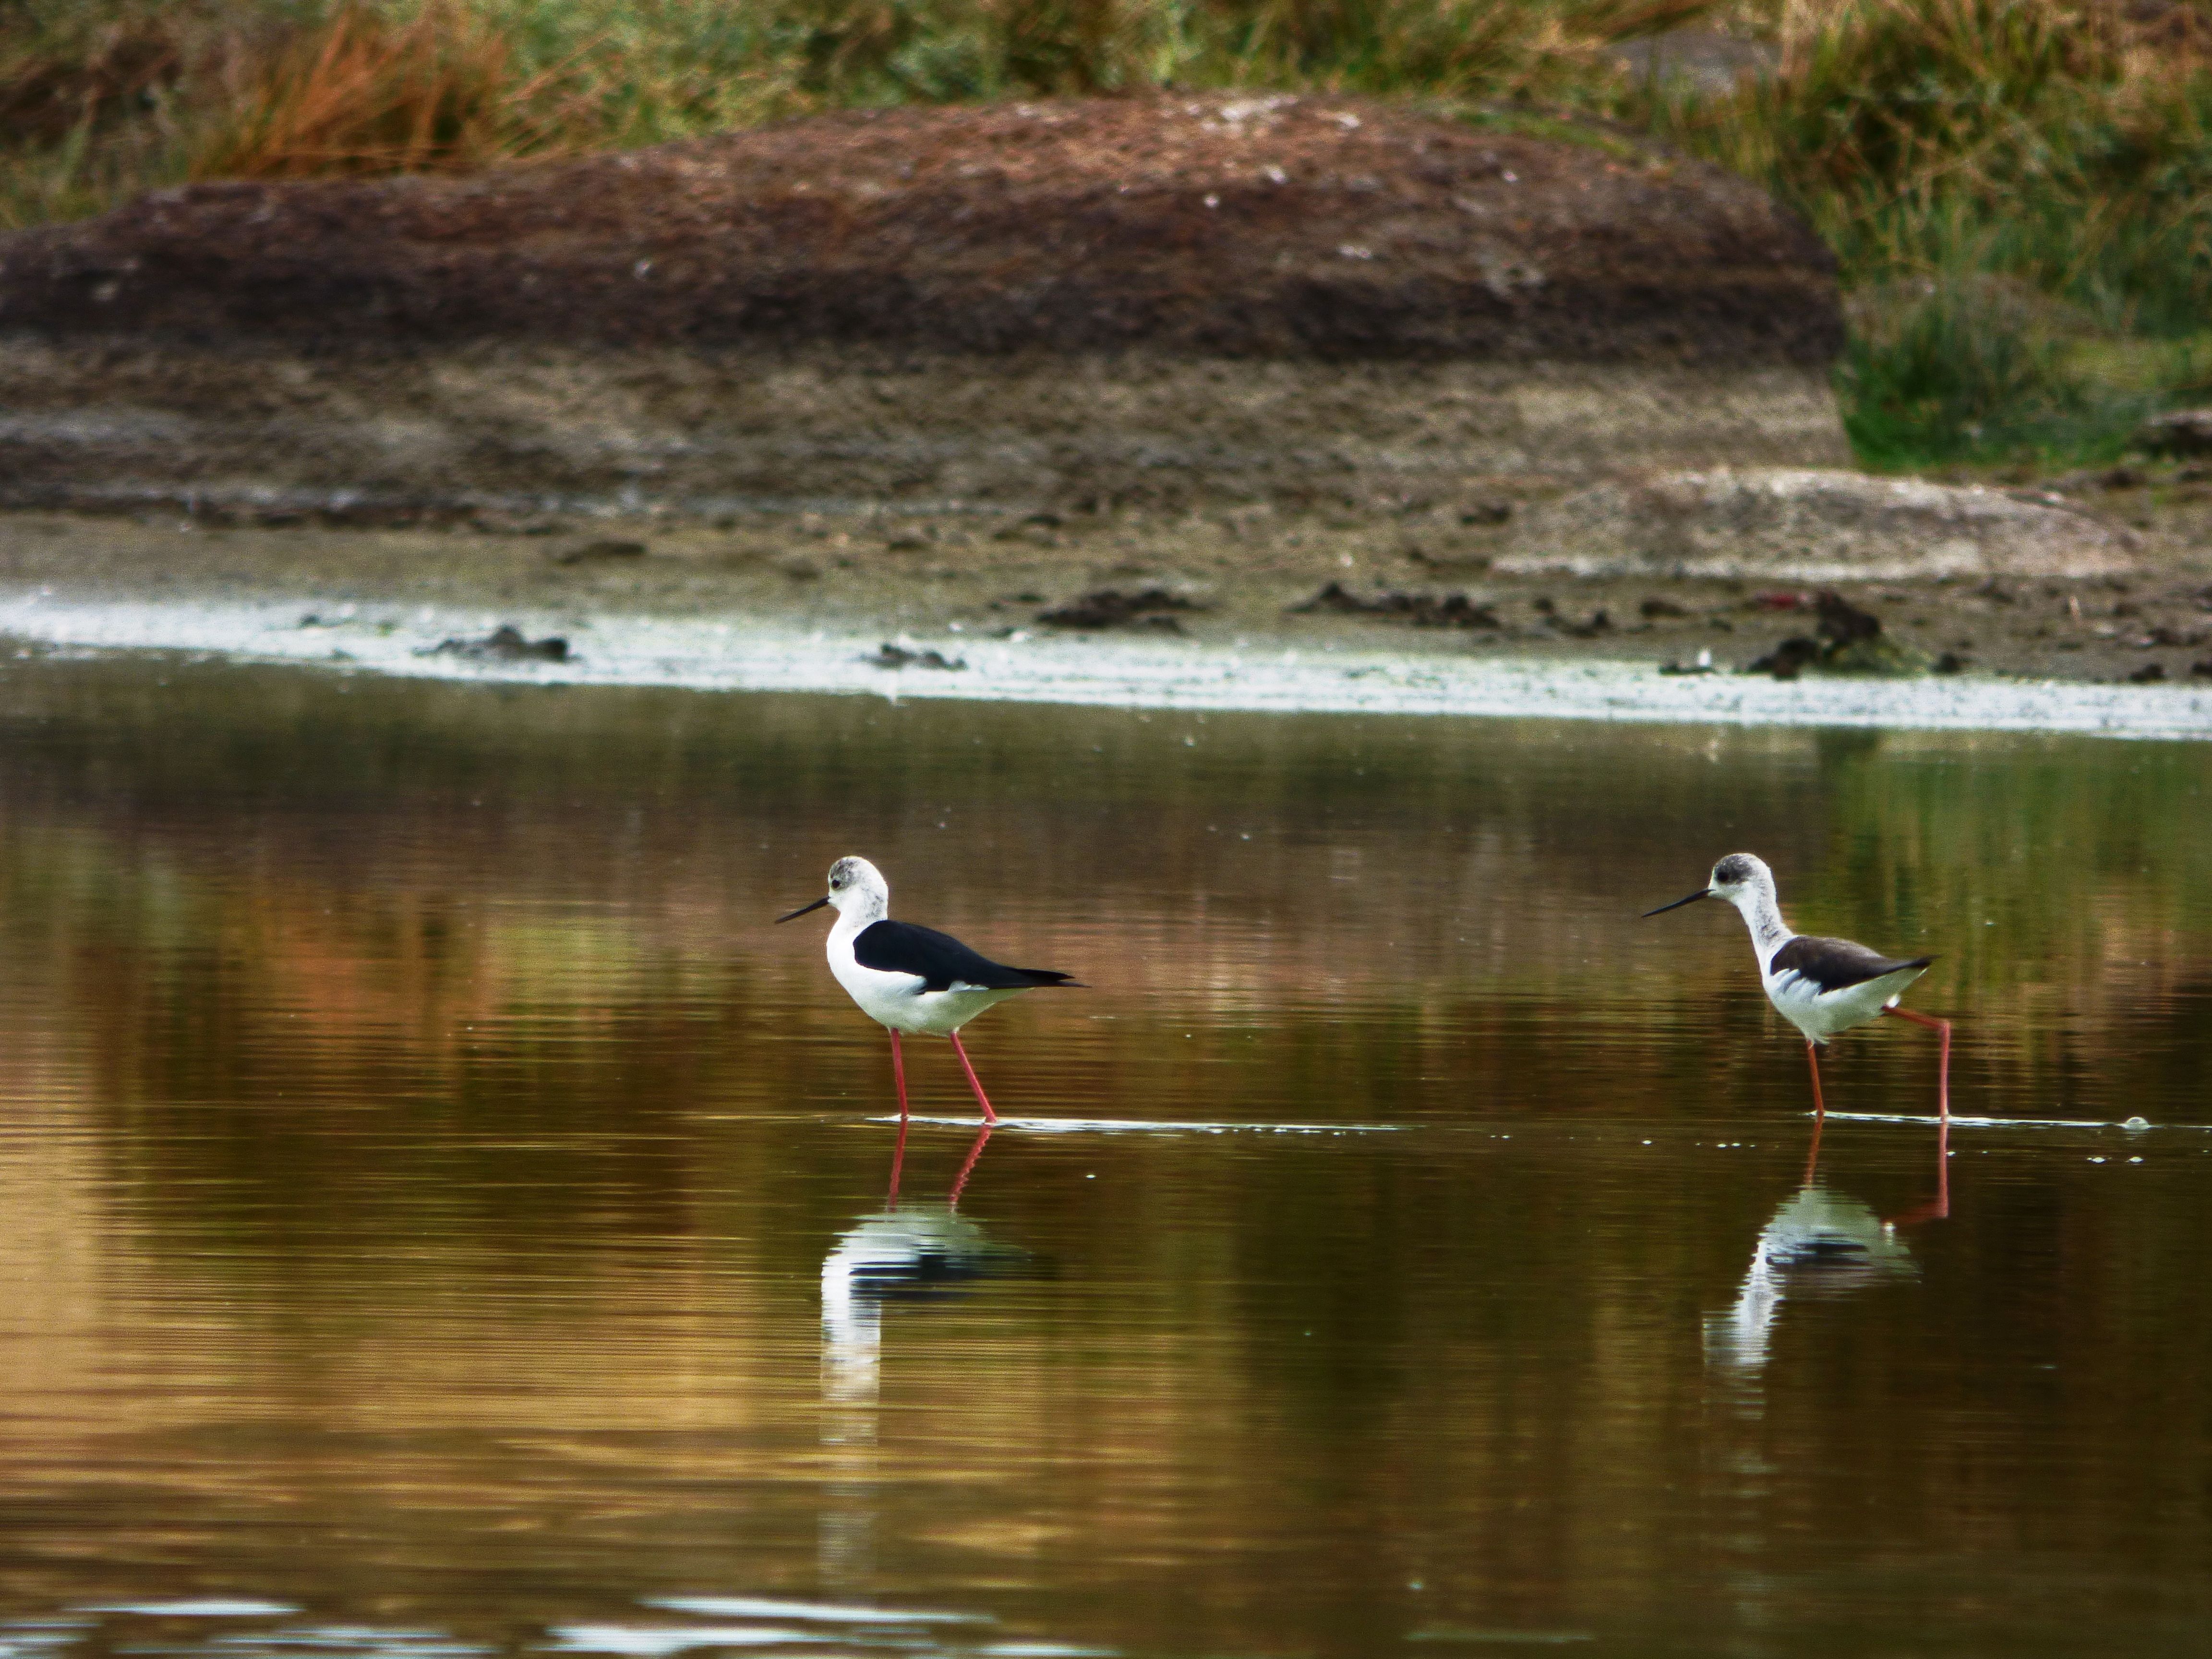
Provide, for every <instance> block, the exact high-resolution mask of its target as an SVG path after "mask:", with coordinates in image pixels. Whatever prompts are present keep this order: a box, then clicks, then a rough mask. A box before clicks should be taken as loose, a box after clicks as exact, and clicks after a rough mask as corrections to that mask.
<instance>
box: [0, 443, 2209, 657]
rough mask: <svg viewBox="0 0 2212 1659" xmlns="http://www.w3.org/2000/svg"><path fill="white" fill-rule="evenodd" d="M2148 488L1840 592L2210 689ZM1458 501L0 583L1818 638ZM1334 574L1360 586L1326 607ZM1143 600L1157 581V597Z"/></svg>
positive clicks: (501, 604) (446, 552) (895, 619)
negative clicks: (1968, 568)
mask: <svg viewBox="0 0 2212 1659" xmlns="http://www.w3.org/2000/svg"><path fill="white" fill-rule="evenodd" d="M2136 494H2137V495H2140V496H2141V497H2142V499H2141V500H2139V501H2135V502H2134V503H2133V504H2132V511H2131V516H2132V518H2133V520H2134V521H2135V522H2136V524H2138V525H2139V526H2147V527H2148V530H2149V532H2150V536H2151V540H2152V543H2153V545H2151V546H2150V547H2149V548H2148V551H2147V556H2146V558H2145V562H2144V566H2145V568H2144V569H2143V570H2142V572H2141V573H2139V574H2133V575H2125V576H2104V577H2096V578H2086V579H2074V580H2068V579H2063V578H2033V579H2027V578H2022V579H2006V578H2002V577H1999V578H1993V579H1988V580H1879V581H1868V582H1858V583H1841V584H1834V585H1832V586H1834V587H1835V588H1836V590H1837V591H1838V592H1841V593H1842V594H1843V595H1844V597H1845V598H1846V599H1849V600H1850V602H1851V603H1852V604H1853V605H1856V606H1857V607H1858V608H1859V609H1861V610H1862V611H1864V612H1866V613H1867V614H1869V615H1870V616H1873V617H1878V618H1879V619H1880V620H1881V624H1882V632H1883V635H1884V637H1885V638H1886V639H1887V640H1889V641H1894V642H1895V643H1897V644H1898V645H1899V646H1900V647H1904V653H1903V654H1904V657H1905V660H1906V661H1907V662H1908V663H1916V662H1917V663H1919V664H1921V665H1936V664H1941V665H1942V668H1943V669H1944V670H1946V671H1956V672H1960V673H1963V674H1966V675H1970V676H1971V675H1980V676H2006V677H2015V678H2030V679H2037V680H2055V681H2061V682H2073V683H2093V682H2106V683H2118V684H2128V683H2131V682H2133V683H2145V682H2152V683H2155V682H2158V681H2161V680H2162V681H2163V682H2164V683H2166V684H2197V685H2200V686H2202V685H2205V684H2212V558H2208V557H2207V556H2205V555H2204V554H2203V553H2202V552H2197V551H2192V550H2191V545H2192V544H2194V545H2196V546H2199V547H2201V546H2203V541H2202V540H2200V539H2199V538H2198V537H2197V535H2196V534H2194V533H2192V526H2191V524H2190V523H2189V522H2188V520H2189V515H2190V514H2191V513H2193V512H2196V511H2197V510H2198V508H2197V503H2196V502H2195V501H2194V499H2193V496H2191V495H2190V491H2189V490H2188V489H2187V488H2186V487H2185V488H2183V489H2178V490H2177V489H2168V490H2166V495H2165V496H2163V497H2156V496H2155V492H2154V491H2151V490H2143V491H2138V492H2136ZM2176 495H2179V496H2182V497H2184V498H2185V499H2181V500H2179V501H2176V500H2174V499H2172V498H2173V497H2174V496H2176ZM1498 511H1499V512H1500V513H1505V512H1510V505H1509V504H1506V503H1500V504H1499V508H1498ZM1464 516H1466V517H1467V518H1468V519H1469V520H1475V521H1474V522H1469V523H1467V524H1458V523H1455V524H1453V525H1452V526H1450V533H1449V534H1446V535H1439V534H1437V533H1435V532H1434V531H1433V530H1431V529H1423V530H1420V531H1413V530H1409V529H1407V527H1406V526H1402V525H1398V524H1393V523H1390V522H1388V521H1383V522H1379V523H1378V522H1377V521H1376V520H1374V519H1373V518H1371V517H1369V516H1366V515H1350V514H1347V515H1346V516H1345V517H1344V518H1343V519H1342V520H1341V521H1340V522H1338V521H1332V520H1331V519H1330V518H1329V517H1328V516H1327V515H1322V514H1315V515H1284V514H1280V513H1275V512H1273V511H1272V510H1270V509H1267V508H1266V507H1252V508H1247V509H1231V510H1226V511H1222V512H1217V513H1210V514H1201V515H1175V516H1168V515H1160V516H1157V517H1155V516H1150V515H1146V514H1144V513H1126V512H1125V513H1109V514H1099V515H1093V514H1082V513H1073V514H1055V513H1030V514H1024V515H1018V516H1017V515H1014V514H1011V513H1009V514H1002V515H987V514H957V515H947V514H928V513H909V514H871V515H836V516H831V515H813V514H799V515H793V516H789V517H784V516H777V517H772V518H771V517H747V518H744V519H732V520H724V521H723V522H721V523H720V524H700V523H696V522H690V521H675V520H653V519H643V520H580V519H564V518H562V517H560V516H558V515H553V514H544V515H538V516H536V517H531V518H522V519H517V520H512V521H509V522H507V523H503V524H500V525H496V526H488V525H486V524H484V523H483V522H470V523H460V524H455V525H452V526H420V525H417V526H398V527H380V528H379V527H369V528H363V527H343V526H339V527H332V526H325V525H318V524H312V523H300V524H276V525H269V524H260V525H252V526H241V525H236V524H224V523H220V522H216V523H210V522H206V521H204V520H196V519H194V518H193V517H191V516H190V515H187V514H184V513H177V512H174V511H169V510H161V511H153V512H147V513H139V514H136V515H94V514H82V513H39V512H16V513H0V593H4V594H7V595H11V596H14V597H17V598H21V597H23V596H26V595H30V594H46V595H49V596H51V597H52V598H54V599H59V600H68V601H84V600H103V599H105V600H132V601H157V602H159V601H168V602H174V603H178V604H206V603H236V602H246V603H253V604H270V603H273V604H278V605H283V604H290V603H296V604H297V605H299V606H300V607H301V617H302V618H303V619H304V618H307V617H312V616H314V615H316V614H318V613H319V612H322V611H336V610H338V609H342V608H343V607H346V606H353V607H356V608H359V607H362V606H377V605H382V606H387V607H390V606H399V607H404V606H408V605H429V606H436V607H439V608H440V609H441V610H442V611H466V612H470V613H473V614H477V615H481V616H482V617H484V618H485V619H486V620H487V625H488V626H489V625H491V624H495V623H497V622H498V621H499V620H501V619H502V618H503V617H505V616H506V614H507V613H509V612H512V613H513V614H514V615H516V616H520V615H523V614H528V615H530V616H533V617H551V618H554V619H556V622H557V621H559V620H561V619H567V620H568V622H569V623H573V624H574V625H575V626H578V627H589V626H591V625H592V623H594V622H595V621H599V620H605V619H620V618H635V619H638V620H641V621H644V620H651V619H655V618H685V619H693V620H697V619H717V618H719V619H722V620H725V621H728V622H731V623H738V624H744V625H761V626H770V627H775V628H779V629H799V630H823V631H828V632H830V633H835V634H837V635H869V634H878V635H881V636H882V637H883V638H884V639H886V640H892V641H898V642H900V643H902V645H903V646H905V647H915V646H920V647H925V648H926V647H938V648H940V649H942V650H947V651H957V648H958V647H959V646H960V644H961V643H962V642H963V641H975V640H980V639H992V638H999V639H1005V638H1016V639H1022V638H1042V637H1048V636H1054V635H1064V636H1067V637H1096V638H1117V637H1133V636H1141V637H1142V638H1144V639H1145V640H1146V641H1152V642H1158V643H1160V644H1163V645H1167V644H1171V643H1173V642H1176V641H1187V642H1188V643H1189V644H1192V645H1206V644H1215V645H1231V644H1234V645H1238V646H1246V647H1285V648H1291V649H1296V648H1299V647H1319V648H1324V649H1345V650H1356V651H1358V652H1362V653H1388V654H1391V655H1395V656H1401V657H1404V658H1407V659H1453V658H1482V659H1492V660H1498V661H1528V662H1547V661H1556V662H1560V663H1591V662H1601V661H1603V662H1622V663H1629V664H1636V665H1648V666H1649V667H1650V668H1651V669H1652V670H1653V671H1656V670H1657V669H1658V668H1659V667H1660V666H1661V665H1664V664H1668V663H1673V664H1675V665H1680V666H1685V667H1692V666H1697V665H1699V662H1700V656H1701V653H1705V654H1707V655H1708V656H1709V659H1710V664H1711V668H1712V669H1713V670H1714V671H1717V672H1728V671H1733V670H1736V669H1741V668H1743V667H1744V666H1745V665H1747V664H1749V663H1751V662H1753V661H1754V660H1756V659H1759V658H1761V657H1762V656H1765V655H1766V654H1767V653H1771V651H1773V650H1774V648H1775V647H1777V646H1778V645H1780V644H1781V643H1783V642H1784V641H1786V640H1789V639H1790V638H1792V637H1800V636H1808V635H1810V636H1815V637H1817V634H1816V622H1815V617H1814V612H1813V611H1812V609H1811V601H1812V599H1813V590H1812V588H1811V587H1810V586H1809V585H1802V584H1791V583H1776V582H1772V581H1765V580H1711V579H1680V578H1675V579H1667V578H1657V577H1652V576H1648V575H1638V576H1632V577H1574V576H1563V575H1558V574H1549V575H1507V574H1498V573H1497V572H1494V571H1492V570H1491V569H1489V568H1487V566H1486V562H1485V556H1484V554H1483V552H1482V550H1481V549H1482V540H1483V538H1484V536H1485V534H1486V532H1488V530H1489V529H1490V528H1491V526H1487V525H1486V524H1484V523H1482V522H1480V520H1482V519H1483V518H1484V516H1485V515H1484V514H1483V513H1480V512H1474V513H1468V514H1466V515H1464ZM1332 583H1334V584H1335V585H1336V590H1337V594H1338V595H1340V596H1343V597H1337V598H1332V599H1324V600H1323V602H1322V604H1321V605H1318V606H1315V605H1312V601H1314V600H1315V599H1316V596H1320V595H1322V594H1324V593H1325V592H1326V591H1327V590H1328V587H1329V585H1330V584H1332ZM1099 592H1111V593H1115V594H1117V595H1120V596H1121V607H1120V608H1121V609H1122V610H1124V611H1128V613H1129V614H1127V615H1126V617H1121V619H1120V620H1119V621H1118V622H1116V621H1115V620H1114V612H1115V610H1116V606H1115V604H1114V603H1112V602H1109V604H1108V605H1107V606H1106V607H1105V609H1106V612H1107V620H1108V621H1109V624H1110V625H1108V626H1104V627H1098V628H1085V627H1080V626H1074V627H1070V626H1064V625H1060V624H1056V623H1053V622H1048V621H1044V620H1041V618H1042V617H1045V616H1046V615H1048V613H1054V612H1063V613H1064V612H1066V611H1069V610H1070V609H1071V608H1072V607H1073V609H1074V610H1075V611H1077V613H1078V615H1077V617H1075V620H1077V621H1083V620H1090V621H1094V622H1095V621H1097V620H1099V618H1098V617H1097V616H1095V615H1092V616H1088V617H1086V616H1085V615H1083V614H1082V612H1083V607H1081V606H1080V605H1078V604H1077V602H1078V601H1080V600H1082V599H1085V596H1088V595H1095V594H1097V593H1099ZM1147 594H1152V595H1157V596H1162V597H1161V598H1160V599H1159V600H1158V603H1155V604H1152V605H1146V604H1144V603H1141V601H1142V600H1143V598H1144V596H1146V595H1147ZM1455 596H1463V597H1459V598H1455ZM1132 601H1138V602H1139V603H1136V604H1135V605H1133V607H1132V605H1131V603H1130V602H1132ZM1347 601H1348V602H1347ZM1354 606H1357V607H1358V609H1354V608H1353V607H1354ZM1091 609H1092V611H1096V610H1097V607H1096V606H1093V607H1092V608H1091ZM1812 672H1814V673H1815V674H1817V673H1819V672H1820V670H1819V669H1818V668H1815V669H1814V670H1812Z"/></svg>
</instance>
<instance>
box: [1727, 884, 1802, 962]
mask: <svg viewBox="0 0 2212 1659" xmlns="http://www.w3.org/2000/svg"><path fill="white" fill-rule="evenodd" d="M1735 908H1736V909H1737V910H1738V911H1739V912H1741V915H1742V916H1743V925H1744V926H1745V927H1748V928H1749V929H1751V942H1752V945H1753V948H1754V949H1756V950H1757V951H1758V952H1759V962H1760V963H1761V964H1762V966H1763V965H1764V964H1765V963H1766V962H1767V961H1768V960H1769V959H1770V958H1771V957H1772V956H1773V954H1774V952H1776V951H1778V950H1780V949H1781V948H1782V947H1783V946H1784V945H1787V944H1789V943H1790V940H1791V939H1795V938H1796V937H1797V936H1796V934H1795V933H1791V932H1790V924H1789V923H1788V922H1786V921H1783V920H1782V905H1781V902H1779V901H1778V900H1777V899H1776V897H1775V896H1774V894H1773V892H1772V890H1771V889H1766V888H1754V889H1753V890H1751V891H1750V892H1747V893H1746V894H1744V895H1743V896H1742V897H1741V898H1739V899H1737V900H1736V902H1735Z"/></svg>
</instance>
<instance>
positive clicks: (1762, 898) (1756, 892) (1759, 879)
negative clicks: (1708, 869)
mask: <svg viewBox="0 0 2212 1659" xmlns="http://www.w3.org/2000/svg"><path fill="white" fill-rule="evenodd" d="M1702 898H1717V899H1726V900H1727V901H1728V902H1729V903H1730V904H1733V905H1734V906H1735V908H1737V909H1738V910H1739V911H1741V913H1742V915H1743V917H1744V919H1745V920H1746V921H1749V922H1750V923H1752V925H1753V927H1757V926H1758V925H1759V919H1760V918H1761V917H1762V916H1765V915H1772V916H1774V917H1775V919H1776V925H1777V926H1779V925H1780V915H1781V907H1780V905H1779V904H1778V902H1777V901H1776V899H1775V896H1774V872H1772V871H1771V870H1770V869H1768V868H1767V867H1766V861H1765V860H1764V859H1760V858H1757V857H1754V856H1753V854H1749V853H1730V854H1729V855H1728V856H1727V857H1726V858H1724V859H1723V860H1721V861H1720V862H1719V863H1718V864H1716V865H1715V866H1713V873H1712V877H1711V880H1709V881H1708V882H1707V883H1706V884H1705V885H1704V886H1703V887H1700V888H1699V890H1697V891H1696V892H1694V893H1692V894H1691V895H1690V896H1688V897H1687V898H1678V899H1676V900H1675V901H1674V902H1673V903H1672V904H1662V905H1661V906H1660V907H1659V908H1658V909H1657V910H1646V911H1645V912H1644V915H1647V916H1656V915H1659V914H1660V912H1661V911H1664V910H1679V909H1680V908H1682V906H1684V905H1686V904H1695V903H1696V902H1698V901H1699V899H1702Z"/></svg>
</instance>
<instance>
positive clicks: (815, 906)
mask: <svg viewBox="0 0 2212 1659" xmlns="http://www.w3.org/2000/svg"><path fill="white" fill-rule="evenodd" d="M1698 896H1699V898H1703V897H1704V896H1705V895H1704V894H1702V893H1700V894H1699V895H1698ZM827 903H829V894H827V893H824V894H823V896H821V897H820V898H818V899H817V900H815V901H814V902H813V903H811V904H802V905H800V906H799V908H797V909H796V910H793V912H792V913H791V915H783V916H778V917H777V918H776V920H777V921H790V920H791V919H792V916H803V915H805V914H806V913H807V912H808V911H809V910H819V909H820V908H822V907H823V905H825V904H827Z"/></svg>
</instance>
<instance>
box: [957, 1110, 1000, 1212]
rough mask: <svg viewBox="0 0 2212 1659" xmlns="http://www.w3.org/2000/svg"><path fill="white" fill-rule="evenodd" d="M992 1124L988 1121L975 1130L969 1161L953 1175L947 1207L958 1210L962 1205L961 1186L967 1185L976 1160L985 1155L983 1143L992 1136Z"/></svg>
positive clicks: (973, 1172)
mask: <svg viewBox="0 0 2212 1659" xmlns="http://www.w3.org/2000/svg"><path fill="white" fill-rule="evenodd" d="M991 1127H992V1126H991V1125H989V1124H987V1123H986V1124H985V1125H984V1126H983V1127H981V1128H980V1129H978V1130H977V1131H976V1132H975V1145H974V1146H970V1147H969V1149H968V1161H967V1162H966V1163H964V1164H962V1165H961V1166H960V1173H959V1174H958V1175H957V1176H953V1177H952V1190H951V1192H950V1193H949V1194H946V1195H945V1208H946V1209H948V1210H957V1209H958V1208H959V1207H960V1192H961V1188H963V1187H965V1186H967V1184H968V1177H969V1176H971V1175H973V1174H975V1160H976V1159H977V1158H981V1157H982V1156H983V1143H984V1142H985V1141H987V1140H988V1139H990V1138H991Z"/></svg>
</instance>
